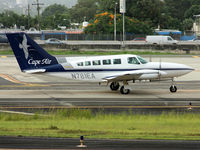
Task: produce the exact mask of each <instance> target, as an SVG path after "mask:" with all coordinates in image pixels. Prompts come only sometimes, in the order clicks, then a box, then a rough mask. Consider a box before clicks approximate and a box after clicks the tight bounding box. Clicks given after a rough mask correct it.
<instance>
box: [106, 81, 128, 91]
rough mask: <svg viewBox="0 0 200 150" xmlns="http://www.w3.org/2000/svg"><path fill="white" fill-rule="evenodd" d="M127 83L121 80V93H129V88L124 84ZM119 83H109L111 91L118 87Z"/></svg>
mask: <svg viewBox="0 0 200 150" xmlns="http://www.w3.org/2000/svg"><path fill="white" fill-rule="evenodd" d="M127 85H128V83H127V82H123V86H121V88H120V93H121V94H129V93H130V89H128V88H127V87H126V86H127ZM119 87H120V85H119V83H118V82H112V83H111V84H110V89H111V90H112V91H117V90H118V89H119Z"/></svg>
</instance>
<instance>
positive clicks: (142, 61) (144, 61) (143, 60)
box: [137, 56, 148, 64]
mask: <svg viewBox="0 0 200 150" xmlns="http://www.w3.org/2000/svg"><path fill="white" fill-rule="evenodd" d="M137 58H138V60H139V61H140V62H141V63H142V64H146V63H148V62H147V61H146V60H145V59H144V58H142V57H140V56H137Z"/></svg>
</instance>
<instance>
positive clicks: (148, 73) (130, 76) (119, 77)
mask: <svg viewBox="0 0 200 150" xmlns="http://www.w3.org/2000/svg"><path fill="white" fill-rule="evenodd" d="M159 74H166V73H165V72H163V71H158V70H147V69H143V70H133V71H127V72H122V73H119V74H113V75H111V76H107V77H104V78H103V80H104V81H105V80H106V81H107V82H113V81H124V80H126V81H127V80H139V79H142V78H141V77H142V76H143V78H147V79H151V78H152V77H159Z"/></svg>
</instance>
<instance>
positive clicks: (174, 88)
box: [169, 85, 177, 93]
mask: <svg viewBox="0 0 200 150" xmlns="http://www.w3.org/2000/svg"><path fill="white" fill-rule="evenodd" d="M169 90H170V92H172V93H175V92H176V91H177V87H176V86H175V85H172V86H171V87H170V88H169Z"/></svg>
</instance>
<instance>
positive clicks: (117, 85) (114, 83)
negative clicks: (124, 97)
mask: <svg viewBox="0 0 200 150" xmlns="http://www.w3.org/2000/svg"><path fill="white" fill-rule="evenodd" d="M119 86H120V85H119V83H118V82H112V83H111V84H110V89H111V90H112V91H117V90H118V89H119Z"/></svg>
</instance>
